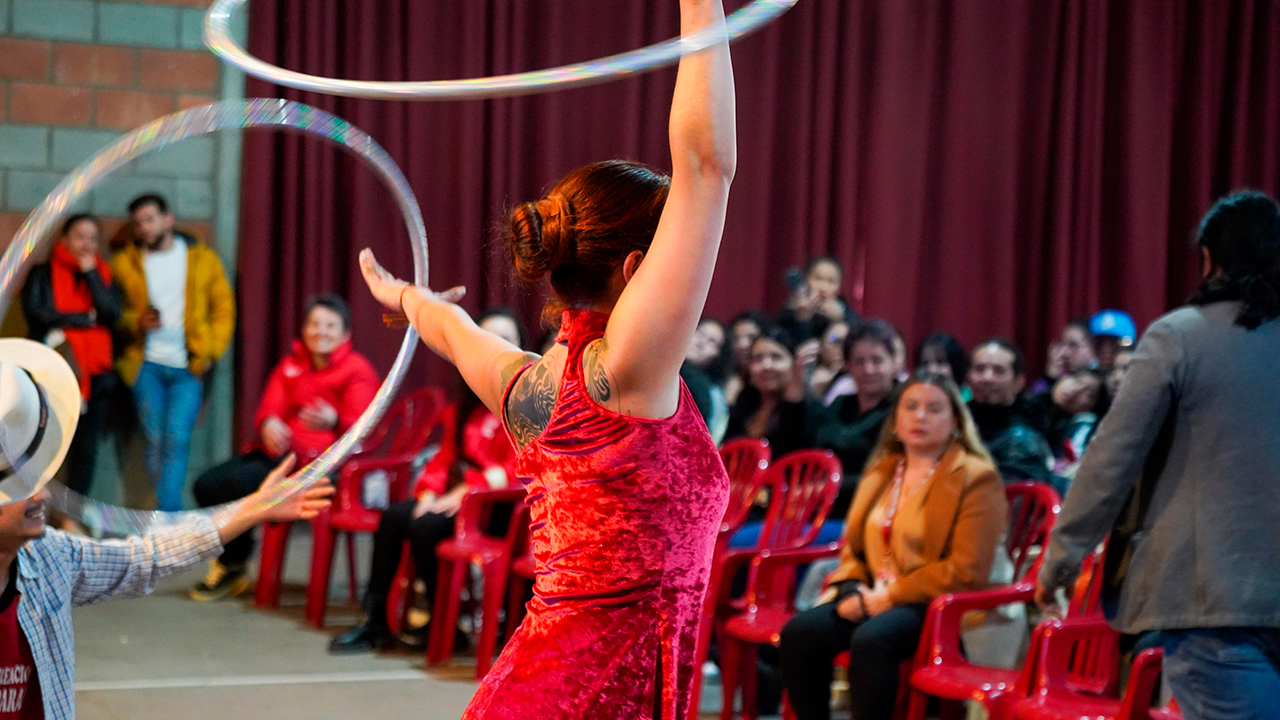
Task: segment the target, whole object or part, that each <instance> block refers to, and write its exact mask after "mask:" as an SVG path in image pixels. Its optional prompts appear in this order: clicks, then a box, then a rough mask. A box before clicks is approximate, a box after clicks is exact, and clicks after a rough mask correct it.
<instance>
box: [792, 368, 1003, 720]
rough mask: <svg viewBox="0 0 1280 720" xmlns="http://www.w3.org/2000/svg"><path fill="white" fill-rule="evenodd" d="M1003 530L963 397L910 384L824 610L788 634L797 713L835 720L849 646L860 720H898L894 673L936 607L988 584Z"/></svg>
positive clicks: (866, 478) (884, 436) (865, 488)
mask: <svg viewBox="0 0 1280 720" xmlns="http://www.w3.org/2000/svg"><path fill="white" fill-rule="evenodd" d="M1007 524H1008V508H1007V506H1006V503H1005V495H1004V487H1003V484H1002V483H1001V481H1000V476H999V474H998V473H997V472H996V469H995V465H994V463H993V462H992V461H991V456H990V455H988V454H987V451H986V449H985V448H983V446H982V441H981V440H980V439H979V437H978V432H977V428H976V426H975V425H974V422H973V418H971V417H970V416H969V410H968V408H967V407H966V406H965V403H964V401H963V400H961V398H960V391H959V389H957V388H956V386H955V384H954V383H953V382H952V381H951V380H950V379H948V378H946V377H945V376H942V375H936V374H923V375H918V376H916V377H914V378H912V379H911V381H910V382H908V383H907V384H906V385H904V386H903V387H902V389H901V391H900V392H899V394H898V397H897V400H896V401H895V402H894V406H893V411H892V413H891V414H890V415H889V418H888V420H887V421H886V422H885V426H884V431H883V432H882V433H881V436H880V442H879V444H878V445H877V447H876V451H875V454H874V455H873V456H872V459H871V461H870V462H869V463H868V464H867V469H866V471H865V472H864V473H863V476H862V481H861V482H860V483H859V485H858V491H857V495H855V497H854V500H853V504H852V505H851V506H850V508H849V514H848V516H847V518H846V520H845V530H844V549H843V551H842V553H841V557H840V566H839V567H838V568H837V569H836V571H835V572H834V573H833V574H832V575H831V577H830V579H829V581H828V582H829V584H828V586H827V588H826V590H825V591H824V593H823V597H822V599H821V602H820V604H819V605H818V606H817V607H815V608H813V609H812V610H808V611H806V612H803V613H800V614H799V615H797V616H796V617H794V618H792V620H791V622H789V623H787V625H786V627H785V628H783V630H782V640H781V647H780V654H781V660H782V675H783V682H784V683H785V685H786V688H787V692H788V695H789V697H790V699H791V705H792V707H793V708H794V710H795V713H796V717H797V718H799V720H817V719H819V718H821V719H825V718H828V717H830V710H829V703H830V685H831V670H832V663H833V661H834V659H835V657H836V656H837V655H839V654H840V653H841V652H843V651H845V650H848V651H849V655H850V660H849V696H850V698H851V700H852V703H853V707H852V711H853V720H879V719H881V718H885V719H887V718H889V717H891V716H892V714H893V703H894V698H895V697H896V694H897V686H898V666H899V664H900V663H902V661H904V660H906V659H908V658H910V657H911V656H912V654H913V653H914V652H915V649H916V644H917V643H918V642H919V639H920V632H921V629H922V628H923V626H924V617H925V611H926V610H927V609H928V606H929V603H930V602H931V601H932V600H933V599H934V598H936V597H938V596H939V595H943V594H946V593H950V592H956V591H961V590H979V589H983V588H986V587H988V585H989V578H990V575H991V570H992V563H993V560H994V558H995V554H996V552H997V548H999V546H1000V541H1001V538H1003V537H1004V534H1005V531H1006V526H1007Z"/></svg>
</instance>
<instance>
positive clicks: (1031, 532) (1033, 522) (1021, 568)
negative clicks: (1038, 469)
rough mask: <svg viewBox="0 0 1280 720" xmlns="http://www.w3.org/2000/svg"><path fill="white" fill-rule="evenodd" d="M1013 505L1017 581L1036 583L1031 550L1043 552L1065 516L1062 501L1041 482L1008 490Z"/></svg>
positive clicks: (1012, 549) (1012, 551)
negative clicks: (1058, 522)
mask: <svg viewBox="0 0 1280 720" xmlns="http://www.w3.org/2000/svg"><path fill="white" fill-rule="evenodd" d="M1004 495H1005V499H1007V500H1008V502H1009V537H1008V540H1007V543H1008V548H1009V559H1010V560H1012V561H1013V569H1014V577H1021V578H1022V579H1023V580H1027V579H1030V580H1033V581H1034V580H1035V577H1034V576H1033V575H1031V572H1032V570H1033V569H1035V568H1033V567H1032V562H1031V558H1030V555H1031V550H1032V549H1033V548H1043V547H1044V544H1045V542H1047V541H1048V539H1049V532H1050V531H1051V530H1053V524H1054V523H1055V522H1057V521H1058V513H1060V512H1062V498H1060V497H1059V496H1058V492H1057V491H1056V490H1054V489H1053V488H1052V487H1050V486H1049V485H1046V484H1044V483H1041V482H1015V483H1009V484H1008V485H1005V486H1004Z"/></svg>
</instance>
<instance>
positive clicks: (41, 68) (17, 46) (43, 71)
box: [0, 38, 49, 82]
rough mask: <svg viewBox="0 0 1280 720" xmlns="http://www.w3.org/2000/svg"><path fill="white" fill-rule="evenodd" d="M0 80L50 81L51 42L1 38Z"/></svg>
mask: <svg viewBox="0 0 1280 720" xmlns="http://www.w3.org/2000/svg"><path fill="white" fill-rule="evenodd" d="M0 78H9V79H12V80H37V81H40V82H44V81H45V80H48V79H49V41H47V40H18V39H15V38H0Z"/></svg>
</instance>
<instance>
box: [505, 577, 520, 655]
mask: <svg viewBox="0 0 1280 720" xmlns="http://www.w3.org/2000/svg"><path fill="white" fill-rule="evenodd" d="M524 588H525V581H524V578H522V577H514V578H511V582H510V583H509V584H508V588H507V628H506V637H507V640H510V639H511V637H512V636H513V635H515V634H516V628H517V627H519V626H520V619H521V616H522V615H523V614H524V594H525V593H524Z"/></svg>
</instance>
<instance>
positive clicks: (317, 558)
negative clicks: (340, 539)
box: [305, 520, 334, 628]
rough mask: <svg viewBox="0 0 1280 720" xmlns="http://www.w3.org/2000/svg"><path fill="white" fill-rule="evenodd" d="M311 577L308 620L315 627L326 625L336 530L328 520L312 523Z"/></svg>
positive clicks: (307, 607)
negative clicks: (325, 617) (325, 618)
mask: <svg viewBox="0 0 1280 720" xmlns="http://www.w3.org/2000/svg"><path fill="white" fill-rule="evenodd" d="M311 528H312V529H311V532H312V540H311V578H310V579H309V580H308V581H307V604H306V611H305V615H306V620H307V622H308V623H310V624H311V625H314V626H315V627H318V628H322V627H324V616H325V612H326V611H327V610H328V605H329V581H330V579H331V578H332V574H333V543H334V531H333V526H331V525H330V524H329V523H328V521H327V520H326V521H325V522H313V523H312V525H311Z"/></svg>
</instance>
